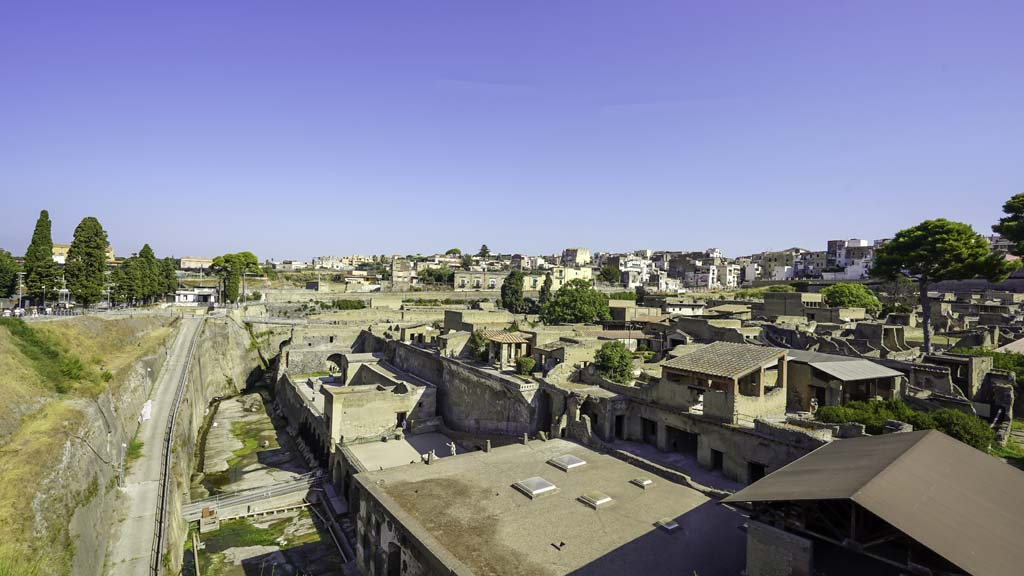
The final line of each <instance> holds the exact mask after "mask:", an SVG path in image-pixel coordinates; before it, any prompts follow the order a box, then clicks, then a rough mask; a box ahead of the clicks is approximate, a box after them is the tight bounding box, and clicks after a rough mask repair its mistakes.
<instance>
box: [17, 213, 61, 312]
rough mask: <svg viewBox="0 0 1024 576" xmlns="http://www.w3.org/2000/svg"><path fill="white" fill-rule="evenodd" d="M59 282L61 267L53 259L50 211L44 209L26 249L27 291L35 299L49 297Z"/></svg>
mask: <svg viewBox="0 0 1024 576" xmlns="http://www.w3.org/2000/svg"><path fill="white" fill-rule="evenodd" d="M59 283H60V269H59V268H58V266H57V263H56V262H54V261H53V236H52V234H51V224H50V213H49V212H47V211H46V210H42V211H40V212H39V219H38V220H36V228H35V230H34V231H33V232H32V242H30V243H29V245H28V249H27V250H25V291H26V293H27V294H28V296H29V297H30V298H32V299H33V300H44V299H49V298H50V297H51V296H52V295H53V293H54V292H55V291H56V289H57V284H59ZM44 287H45V293H44V291H43V288H44Z"/></svg>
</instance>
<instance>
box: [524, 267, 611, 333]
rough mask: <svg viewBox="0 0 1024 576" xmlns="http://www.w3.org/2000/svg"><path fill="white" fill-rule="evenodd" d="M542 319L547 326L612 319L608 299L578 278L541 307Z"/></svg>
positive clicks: (567, 283) (560, 289)
mask: <svg viewBox="0 0 1024 576" xmlns="http://www.w3.org/2000/svg"><path fill="white" fill-rule="evenodd" d="M540 318H541V321H543V322H544V323H545V324H562V323H580V322H595V321H598V320H609V319H611V312H609V310H608V297H607V296H605V295H604V294H602V293H600V292H598V291H597V290H594V288H593V287H591V286H590V284H589V283H587V281H586V280H583V279H581V278H577V279H575V280H570V281H569V282H566V283H565V285H563V286H562V287H561V288H559V289H558V291H557V292H555V294H554V295H553V296H552V297H551V299H550V300H548V302H547V303H545V304H544V305H543V306H541V309H540Z"/></svg>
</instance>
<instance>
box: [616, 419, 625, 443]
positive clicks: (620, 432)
mask: <svg viewBox="0 0 1024 576" xmlns="http://www.w3.org/2000/svg"><path fill="white" fill-rule="evenodd" d="M615 438H616V439H618V440H625V439H626V415H625V414H619V415H617V416H615Z"/></svg>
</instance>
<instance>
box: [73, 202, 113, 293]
mask: <svg viewBox="0 0 1024 576" xmlns="http://www.w3.org/2000/svg"><path fill="white" fill-rule="evenodd" d="M109 245H110V244H109V242H108V241H107V233H106V231H104V230H103V226H101V225H100V221H99V220H97V219H96V218H93V217H92V216H88V217H86V218H83V219H82V221H81V222H80V223H79V224H78V227H77V228H75V236H74V238H73V239H72V240H71V248H70V249H68V260H67V264H65V266H64V273H65V276H66V278H67V281H68V288H70V289H71V295H72V296H74V298H75V302H76V303H78V305H80V306H85V307H88V306H92V305H93V304H96V303H97V302H99V301H100V299H101V298H102V297H103V289H104V284H105V282H106V277H105V272H106V269H107V247H108V246H109Z"/></svg>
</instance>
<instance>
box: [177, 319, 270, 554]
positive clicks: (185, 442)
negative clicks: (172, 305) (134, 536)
mask: <svg viewBox="0 0 1024 576" xmlns="http://www.w3.org/2000/svg"><path fill="white" fill-rule="evenodd" d="M259 368H260V359H259V355H258V353H257V351H256V347H255V346H253V344H252V340H251V338H250V334H249V331H248V330H247V329H246V328H245V326H244V325H243V324H242V323H240V322H238V321H237V320H236V319H234V318H230V317H229V318H216V319H207V320H206V322H205V325H204V326H203V331H202V334H201V335H200V337H199V341H198V342H197V343H196V350H195V354H194V356H193V358H192V367H191V369H190V372H189V378H188V384H187V387H186V390H185V394H184V396H183V397H182V401H181V405H180V406H179V407H178V420H177V425H176V427H175V431H174V441H173V444H172V452H173V455H174V456H173V458H172V461H171V474H170V476H171V480H172V482H173V484H172V485H171V486H170V489H169V490H168V516H167V517H168V523H167V532H166V537H165V539H164V566H165V567H166V568H167V569H168V573H170V574H177V573H178V571H179V570H180V569H181V563H182V553H183V547H182V545H183V543H184V541H185V537H186V536H187V535H188V524H187V523H186V522H185V521H184V520H183V519H182V518H181V508H182V505H183V504H185V503H186V500H185V498H186V497H185V495H186V494H188V493H189V486H190V485H191V478H192V470H193V468H194V463H195V457H196V441H197V436H198V434H199V429H200V428H201V427H202V425H203V421H204V418H205V416H206V413H207V409H208V406H209V404H210V401H211V400H213V398H214V397H217V396H229V395H233V394H236V393H238V392H239V391H241V390H242V389H243V388H244V387H245V386H246V384H247V383H250V384H252V383H253V382H254V380H255V379H256V377H257V375H258V374H259Z"/></svg>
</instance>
